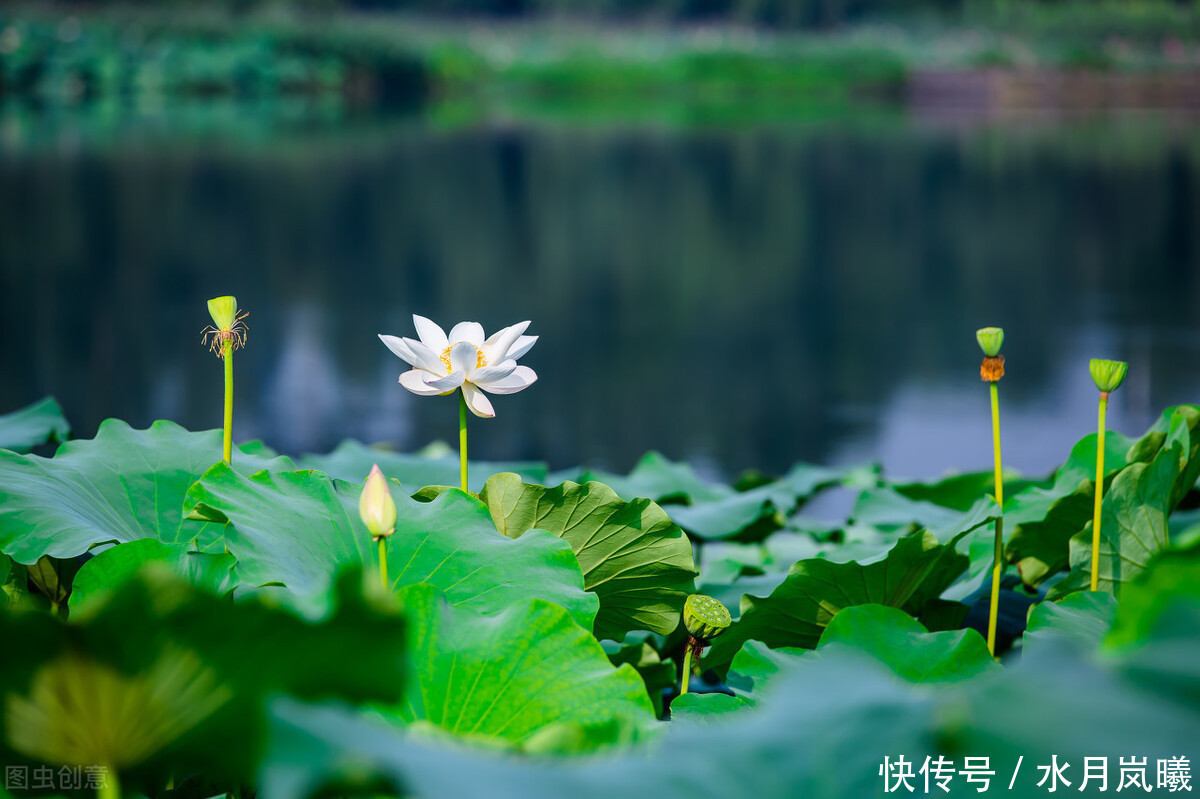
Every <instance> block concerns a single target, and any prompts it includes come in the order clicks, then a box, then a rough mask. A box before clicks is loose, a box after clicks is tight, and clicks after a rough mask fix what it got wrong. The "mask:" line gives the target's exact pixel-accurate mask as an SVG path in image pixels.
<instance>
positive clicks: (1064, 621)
mask: <svg viewBox="0 0 1200 799" xmlns="http://www.w3.org/2000/svg"><path fill="white" fill-rule="evenodd" d="M1116 612H1117V600H1116V599H1114V598H1113V596H1112V594H1106V593H1103V592H1100V591H1096V592H1092V591H1079V592H1077V593H1074V594H1071V595H1070V596H1068V597H1066V598H1064V599H1062V600H1061V601H1059V602H1040V603H1038V604H1037V605H1035V606H1034V607H1033V609H1032V610H1031V611H1030V613H1029V622H1028V624H1027V625H1026V627H1025V636H1024V646H1023V649H1022V651H1024V652H1027V653H1028V652H1033V651H1036V650H1037V649H1039V648H1040V647H1043V646H1045V645H1046V642H1047V641H1051V640H1053V641H1066V642H1068V643H1069V644H1070V645H1072V646H1075V647H1077V648H1078V649H1079V650H1080V651H1081V652H1085V653H1090V652H1095V651H1096V650H1097V649H1099V648H1100V642H1101V641H1102V640H1103V639H1104V636H1105V635H1106V634H1107V633H1108V631H1109V629H1110V628H1111V627H1112V624H1113V618H1114V617H1115V615H1116Z"/></svg>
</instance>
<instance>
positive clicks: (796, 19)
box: [78, 0, 1196, 27]
mask: <svg viewBox="0 0 1200 799" xmlns="http://www.w3.org/2000/svg"><path fill="white" fill-rule="evenodd" d="M1168 1H1171V0H1168ZM972 2H975V0H87V2H84V3H80V4H78V5H82V6H91V7H96V8H100V7H106V6H124V7H129V6H133V7H137V6H145V7H154V8H162V7H171V6H175V7H179V8H186V7H191V8H198V7H214V8H224V9H229V10H233V11H251V10H256V9H259V8H263V7H271V6H276V7H277V6H284V7H288V8H294V9H297V10H302V11H372V12H405V13H417V14H433V15H460V14H465V15H482V16H500V17H526V16H555V17H581V18H593V19H594V18H604V19H625V20H629V19H632V20H640V19H655V20H678V21H687V22H702V21H727V22H739V23H747V24H759V25H771V26H780V27H819V26H822V25H830V24H836V23H840V22H848V21H854V20H858V19H862V18H864V17H872V16H890V15H895V14H904V13H912V12H918V13H920V12H941V13H945V12H955V11H959V10H962V9H963V8H964V6H967V5H970V4H971V3H972ZM987 2H988V4H993V2H998V3H999V4H1000V5H1005V6H1007V5H1010V4H1011V3H1012V0H987ZM1021 2H1022V0H1018V3H1021ZM1149 2H1152V3H1155V4H1158V5H1161V2H1160V0H1149ZM1174 2H1182V3H1184V4H1188V5H1190V4H1191V3H1193V2H1196V0H1174ZM1137 3H1138V0H1132V2H1131V3H1130V4H1131V5H1136V4H1137Z"/></svg>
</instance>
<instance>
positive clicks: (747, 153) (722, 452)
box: [0, 101, 1200, 477]
mask: <svg viewBox="0 0 1200 799" xmlns="http://www.w3.org/2000/svg"><path fill="white" fill-rule="evenodd" d="M781 117H782V118H781V119H772V120H770V121H753V120H746V121H737V120H732V121H731V120H729V119H722V120H721V121H719V122H710V121H706V120H705V119H704V117H703V116H702V115H700V116H698V117H697V118H696V119H694V120H693V119H687V118H684V119H679V118H671V119H666V120H664V119H654V118H651V119H635V120H630V121H625V120H622V119H603V120H590V121H586V122H581V121H579V120H573V119H569V118H568V119H563V118H559V117H554V116H549V117H547V116H536V115H534V116H523V115H520V114H511V113H506V112H504V111H502V110H501V111H490V110H488V109H486V108H485V109H471V110H469V111H468V112H467V113H461V112H458V111H453V110H452V111H449V112H447V111H444V110H439V109H436V108H434V109H429V110H425V111H418V112H413V111H409V112H385V111H370V112H355V111H351V110H348V109H346V108H342V107H340V106H339V105H337V104H307V103H296V104H289V103H272V104H256V105H253V106H247V105H239V104H237V103H226V102H218V101H212V102H193V103H188V104H181V105H180V104H158V105H143V106H139V107H137V108H134V109H124V108H120V107H116V106H109V105H102V106H98V105H90V106H88V105H85V106H82V107H77V108H67V109H64V108H53V107H43V108H31V107H28V106H20V107H18V106H7V107H3V108H2V109H0V183H2V185H3V187H4V188H3V191H0V285H2V287H3V294H2V296H0V311H2V313H0V336H2V339H3V341H4V343H5V345H4V348H3V353H2V355H0V364H2V366H3V374H4V375H5V380H4V381H2V382H0V410H3V411H7V410H12V409H15V408H16V407H18V406H20V405H23V404H26V403H28V402H31V401H33V400H34V399H36V398H38V397H40V396H42V395H44V394H54V395H55V396H57V397H58V398H59V400H60V401H61V402H62V403H63V405H64V407H65V409H66V412H67V415H68V418H70V419H71V420H72V421H73V423H74V424H75V426H76V434H77V435H82V436H90V435H92V434H93V433H94V431H95V428H96V426H97V424H98V423H99V422H100V420H101V419H104V418H106V417H110V416H117V417H120V418H123V419H126V420H128V421H129V422H131V423H132V424H134V425H135V426H144V425H146V424H148V423H149V422H151V421H152V420H154V419H157V418H170V419H174V420H176V421H178V422H180V423H182V424H184V425H185V426H187V427H189V428H194V429H201V428H211V427H219V426H220V423H221V416H220V415H221V393H222V384H221V368H220V364H219V363H218V361H217V360H216V359H215V358H213V357H212V355H211V354H209V353H208V352H207V351H206V350H205V348H204V347H203V346H202V345H201V343H200V331H201V329H202V328H203V327H204V326H205V325H206V324H208V321H209V320H208V318H207V313H206V310H205V304H204V303H205V300H206V299H207V298H209V297H212V296H216V295H220V294H229V293H231V294H235V295H236V296H237V298H238V300H239V303H240V305H241V306H242V307H243V308H244V309H246V310H247V311H249V313H250V316H249V318H248V320H247V321H248V322H249V326H250V333H249V342H248V347H247V348H246V349H245V350H244V351H243V352H240V353H239V354H238V358H237V363H236V366H237V382H236V411H235V417H234V418H235V435H236V437H237V438H239V439H248V438H262V439H265V440H266V441H268V442H269V443H270V444H272V445H273V446H275V447H276V448H278V449H280V450H282V451H285V452H291V453H296V454H298V453H301V452H311V451H324V450H327V449H329V448H331V447H333V446H334V445H335V444H336V443H337V442H338V441H339V440H341V439H342V438H344V437H356V438H360V439H363V440H366V441H386V442H390V443H391V444H393V445H395V446H397V447H400V448H404V449H412V448H416V447H419V446H421V445H424V444H426V443H428V442H430V441H433V440H437V439H442V440H446V441H453V439H454V436H455V433H456V421H457V419H456V416H457V415H456V408H455V402H454V400H453V398H433V399H426V398H421V397H416V396H413V395H410V394H408V393H407V392H406V391H405V390H403V389H402V388H401V387H400V386H399V385H397V383H396V379H397V376H398V374H399V372H400V371H401V367H402V366H403V364H402V363H401V362H400V361H399V360H398V359H396V358H395V356H393V355H392V354H391V353H389V352H388V351H387V350H386V349H385V348H384V347H383V345H382V344H381V343H380V342H379V341H378V339H377V338H376V334H377V333H381V332H384V333H392V334H396V335H412V334H413V331H412V323H411V314H412V313H414V312H415V313H419V314H422V315H424V316H428V317H430V318H432V319H435V320H438V321H440V322H442V323H444V324H445V325H447V326H448V325H450V324H453V323H454V322H455V321H459V320H462V319H474V320H477V321H479V322H481V323H483V325H484V326H485V328H487V329H488V330H489V332H490V331H491V330H494V329H495V328H497V327H498V326H500V325H505V324H510V323H513V322H516V321H519V320H523V319H530V320H532V321H533V325H532V326H531V328H530V331H529V332H530V333H533V334H536V335H539V336H540V340H539V342H538V344H537V345H536V346H535V347H534V348H533V350H532V351H531V352H530V353H529V355H528V356H526V357H525V358H524V359H523V362H526V363H528V364H529V365H530V366H532V367H533V368H534V369H536V370H537V372H538V375H539V377H540V380H539V382H538V383H537V384H536V385H534V386H533V387H532V388H530V389H529V390H527V391H525V392H523V393H521V394H518V395H513V396H504V397H498V398H496V401H495V403H494V404H495V407H496V410H497V416H496V418H495V419H494V420H490V421H479V420H474V421H473V424H472V433H471V436H472V456H473V457H479V458H495V459H501V458H503V459H512V458H537V459H545V460H548V461H549V462H550V463H551V465H552V466H554V467H568V466H572V465H575V464H578V463H587V464H592V465H597V466H604V467H607V468H612V469H620V470H626V469H628V468H629V467H630V466H632V464H633V462H634V460H635V459H636V458H637V457H638V456H639V455H640V454H641V453H643V452H644V451H646V450H648V449H657V450H660V451H662V452H663V453H665V454H667V455H668V456H670V457H673V458H679V459H688V460H691V461H693V462H695V463H697V464H698V465H699V466H700V467H701V468H702V469H704V470H706V471H707V472H708V473H710V474H713V475H714V476H717V475H720V476H725V477H733V476H736V474H737V473H738V472H739V471H741V470H742V469H744V468H759V469H764V470H768V471H773V472H780V471H782V470H784V469H786V468H787V466H788V465H790V464H791V463H792V462H793V461H796V460H808V461H816V462H823V463H847V462H857V461H866V460H872V459H877V460H880V461H881V462H882V463H883V464H884V465H885V468H886V469H887V470H888V472H889V473H890V474H892V475H897V476H898V475H912V476H928V477H932V476H935V475H938V474H941V473H943V472H945V471H947V470H951V469H957V470H968V469H977V468H978V469H984V468H987V467H988V466H989V465H990V463H991V460H990V459H991V449H990V430H989V428H988V418H989V406H988V397H987V391H986V389H985V387H984V385H983V384H982V383H981V382H980V379H979V373H978V367H979V360H980V353H979V350H978V348H977V346H976V343H975V339H974V331H975V329H976V328H978V327H982V326H985V325H999V326H1003V327H1004V328H1005V330H1006V333H1007V338H1006V341H1005V348H1004V353H1005V355H1006V356H1007V359H1008V361H1007V369H1008V375H1007V376H1006V377H1005V379H1004V381H1003V382H1002V383H1001V385H1000V391H1001V402H1002V407H1003V414H1004V423H1005V428H1004V447H1005V459H1006V462H1007V463H1009V464H1011V465H1012V466H1014V467H1016V468H1019V469H1022V470H1024V471H1028V472H1033V473H1038V472H1043V471H1046V470H1048V469H1050V468H1052V467H1053V466H1054V465H1055V464H1057V463H1060V462H1061V461H1062V460H1063V458H1064V457H1065V455H1066V452H1067V450H1068V449H1069V447H1070V445H1071V443H1072V442H1074V441H1075V440H1076V439H1077V438H1079V437H1080V436H1081V435H1084V434H1086V433H1087V432H1088V431H1089V430H1093V429H1094V425H1095V404H1096V392H1095V389H1094V388H1093V387H1092V384H1091V381H1090V378H1089V376H1088V369H1087V364H1088V359H1089V358H1092V357H1111V358H1120V359H1125V360H1128V361H1129V362H1130V364H1131V365H1130V370H1129V377H1128V380H1127V382H1126V384H1125V386H1124V387H1123V388H1122V389H1121V390H1120V391H1119V392H1117V393H1116V394H1115V395H1114V397H1113V401H1112V403H1111V405H1110V410H1109V414H1110V416H1109V424H1110V427H1112V428H1115V429H1118V430H1121V431H1123V432H1127V433H1130V434H1136V433H1139V432H1141V431H1142V430H1143V429H1144V428H1145V427H1146V426H1148V425H1149V424H1150V423H1151V422H1152V421H1153V419H1154V418H1155V417H1156V416H1157V414H1158V412H1159V411H1160V410H1161V409H1162V408H1163V407H1165V406H1167V405H1169V404H1174V403H1179V402H1195V401H1196V400H1197V399H1200V391H1198V389H1200V374H1198V373H1197V370H1196V369H1195V365H1196V363H1197V362H1198V358H1200V317H1197V315H1196V313H1195V310H1194V309H1195V308H1197V307H1200V225H1197V222H1198V221H1200V132H1198V130H1200V129H1198V128H1197V127H1195V126H1194V121H1193V120H1189V119H1186V118H1184V119H1180V118H1177V117H1172V116H1164V115H1159V114H1149V113H1124V114H1106V115H1092V116H1087V117H1080V118H1059V117H1054V116H1050V117H1045V116H1039V117H1017V118H1008V119H1000V120H986V119H985V120H966V121H964V120H961V119H955V118H929V117H925V116H923V115H921V114H917V113H912V112H906V111H905V110H904V109H878V108H874V109H867V110H862V111H855V110H851V111H845V110H843V111H839V112H837V113H830V114H827V115H822V114H818V115H815V116H813V115H807V116H805V117H803V118H800V119H791V120H789V119H787V115H786V114H784V115H781Z"/></svg>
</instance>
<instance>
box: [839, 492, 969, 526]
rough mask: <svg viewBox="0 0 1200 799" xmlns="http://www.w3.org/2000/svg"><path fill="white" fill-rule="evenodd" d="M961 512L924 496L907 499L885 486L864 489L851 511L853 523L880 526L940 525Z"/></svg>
mask: <svg viewBox="0 0 1200 799" xmlns="http://www.w3.org/2000/svg"><path fill="white" fill-rule="evenodd" d="M961 516H962V512H961V511H957V510H954V509H953V508H945V507H942V506H941V505H936V504H934V503H932V502H928V501H925V500H918V499H910V498H909V497H906V496H904V495H903V494H901V493H900V492H899V491H897V490H896V489H894V488H890V487H888V486H880V487H877V488H869V489H867V490H865V491H863V492H862V493H861V494H860V495H859V497H858V499H857V500H856V501H855V503H854V510H853V512H852V513H851V518H852V519H853V521H854V523H855V524H861V525H867V526H869V527H877V528H879V529H883V530H902V529H909V528H920V527H924V528H940V527H945V526H946V525H949V524H954V523H955V522H957V521H958V519H959V518H960V517H961Z"/></svg>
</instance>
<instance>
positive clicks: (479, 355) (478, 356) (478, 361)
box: [442, 341, 487, 374]
mask: <svg viewBox="0 0 1200 799" xmlns="http://www.w3.org/2000/svg"><path fill="white" fill-rule="evenodd" d="M460 343H461V344H471V342H469V341H463V342H458V341H456V342H454V344H451V345H450V346H449V347H447V348H446V349H444V350H442V365H443V366H445V367H446V373H447V374H449V373H450V372H453V371H454V366H453V365H451V363H450V350H451V349H453V348H454V346H455V344H460ZM471 346H472V347H475V345H474V344H471ZM484 366H487V358H485V357H483V350H481V349H479V348H478V347H475V368H476V369H480V368H482V367H484Z"/></svg>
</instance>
